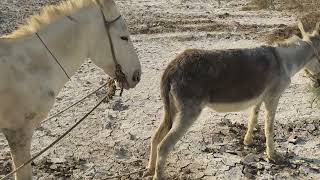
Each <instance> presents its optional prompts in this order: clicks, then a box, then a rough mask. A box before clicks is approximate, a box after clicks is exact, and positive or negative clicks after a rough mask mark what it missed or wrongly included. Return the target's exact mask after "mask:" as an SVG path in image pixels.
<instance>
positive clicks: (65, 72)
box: [35, 32, 71, 80]
mask: <svg viewBox="0 0 320 180" xmlns="http://www.w3.org/2000/svg"><path fill="white" fill-rule="evenodd" d="M35 34H36V36H37V37H38V38H39V40H40V41H41V43H42V44H43V46H44V47H45V48H46V49H47V51H48V52H49V53H50V54H51V56H52V57H53V59H54V60H55V61H56V63H57V64H58V65H59V66H60V68H61V69H62V71H63V72H64V74H65V75H66V76H67V77H68V79H69V80H71V78H70V76H69V75H68V73H67V71H66V70H65V69H64V68H63V67H62V65H61V64H60V62H59V61H58V59H57V58H56V57H55V56H54V55H53V53H52V52H51V51H50V49H49V48H48V46H47V45H46V44H45V43H44V41H43V40H42V39H41V37H40V35H39V34H38V32H36V33H35Z"/></svg>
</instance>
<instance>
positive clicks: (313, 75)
mask: <svg viewBox="0 0 320 180" xmlns="http://www.w3.org/2000/svg"><path fill="white" fill-rule="evenodd" d="M298 27H299V29H300V32H301V35H302V39H303V40H304V41H306V42H308V43H309V44H310V45H311V47H312V48H313V50H314V57H313V59H312V60H311V61H310V62H309V63H308V64H307V65H306V66H305V72H306V74H307V76H308V77H309V78H310V79H311V80H312V81H313V82H314V84H313V86H315V87H319V86H320V54H319V53H320V33H319V31H320V23H319V22H318V23H317V24H316V27H315V29H314V30H313V32H312V33H309V32H306V31H305V30H304V26H303V24H302V22H301V21H298Z"/></svg>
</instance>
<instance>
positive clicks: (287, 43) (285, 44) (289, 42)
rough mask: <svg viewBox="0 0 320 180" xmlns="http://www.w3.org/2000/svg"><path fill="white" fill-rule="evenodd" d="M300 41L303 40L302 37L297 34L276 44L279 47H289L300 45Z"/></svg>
mask: <svg viewBox="0 0 320 180" xmlns="http://www.w3.org/2000/svg"><path fill="white" fill-rule="evenodd" d="M299 41H302V39H301V38H300V37H299V36H297V35H293V36H292V37H290V38H288V39H285V40H283V41H279V42H276V43H275V45H276V46H278V47H289V46H291V45H299V44H298V43H297V42H299Z"/></svg>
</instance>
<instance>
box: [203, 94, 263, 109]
mask: <svg viewBox="0 0 320 180" xmlns="http://www.w3.org/2000/svg"><path fill="white" fill-rule="evenodd" d="M260 102H261V97H258V98H255V99H251V100H247V101H243V102H232V103H220V102H219V103H209V104H208V105H207V106H208V107H209V108H211V109H213V110H215V111H217V112H237V111H242V110H245V109H248V108H249V107H252V106H254V105H256V104H259V103H260Z"/></svg>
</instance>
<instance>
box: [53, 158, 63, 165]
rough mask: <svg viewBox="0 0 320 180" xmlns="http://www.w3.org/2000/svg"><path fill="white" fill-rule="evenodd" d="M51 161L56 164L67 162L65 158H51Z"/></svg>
mask: <svg viewBox="0 0 320 180" xmlns="http://www.w3.org/2000/svg"><path fill="white" fill-rule="evenodd" d="M51 162H52V163H54V164H62V163H65V162H66V159H64V158H51Z"/></svg>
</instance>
